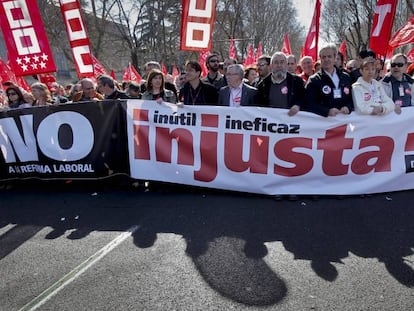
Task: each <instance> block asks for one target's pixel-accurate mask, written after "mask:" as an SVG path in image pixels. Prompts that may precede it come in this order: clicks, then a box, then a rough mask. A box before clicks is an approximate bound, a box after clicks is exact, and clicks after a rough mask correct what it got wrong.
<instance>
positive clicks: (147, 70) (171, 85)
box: [141, 61, 178, 101]
mask: <svg viewBox="0 0 414 311" xmlns="http://www.w3.org/2000/svg"><path fill="white" fill-rule="evenodd" d="M153 69H158V70H161V64H160V63H159V62H156V61H149V62H147V63H145V65H144V71H145V73H144V79H148V75H149V73H150V72H151V70H153ZM164 80H165V79H164ZM146 85H147V84H146V81H145V80H143V81H142V84H141V93H142V94H143V93H145V91H146ZM165 88H166V89H167V90H170V91H172V92H173V93H174V95H175V97H176V101H177V100H178V96H177V88H176V87H175V85H174V83H170V82H168V81H165Z"/></svg>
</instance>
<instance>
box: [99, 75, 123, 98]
mask: <svg viewBox="0 0 414 311" xmlns="http://www.w3.org/2000/svg"><path fill="white" fill-rule="evenodd" d="M98 91H99V93H101V94H102V95H104V96H105V99H129V96H128V95H127V94H125V93H124V92H121V91H119V90H118V89H117V88H116V87H115V81H114V79H112V78H111V77H110V76H106V75H102V76H99V78H98Z"/></svg>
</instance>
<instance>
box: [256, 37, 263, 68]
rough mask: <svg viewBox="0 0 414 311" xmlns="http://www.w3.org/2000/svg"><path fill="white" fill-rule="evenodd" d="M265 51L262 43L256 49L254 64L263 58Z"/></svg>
mask: <svg viewBox="0 0 414 311" xmlns="http://www.w3.org/2000/svg"><path fill="white" fill-rule="evenodd" d="M262 53H263V50H262V42H259V44H258V45H257V49H256V55H255V56H254V62H255V63H257V60H258V59H259V57H260V56H262Z"/></svg>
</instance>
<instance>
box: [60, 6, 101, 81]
mask: <svg viewBox="0 0 414 311" xmlns="http://www.w3.org/2000/svg"><path fill="white" fill-rule="evenodd" d="M59 2H60V11H61V12H62V16H63V20H64V22H65V26H66V32H67V33H68V37H69V42H70V47H71V49H72V54H73V59H74V63H75V68H76V72H77V74H78V77H79V78H90V77H95V74H94V63H93V56H92V53H91V48H90V43H89V37H88V34H87V33H86V27H85V23H84V22H83V19H82V14H81V6H80V4H79V1H78V0H59Z"/></svg>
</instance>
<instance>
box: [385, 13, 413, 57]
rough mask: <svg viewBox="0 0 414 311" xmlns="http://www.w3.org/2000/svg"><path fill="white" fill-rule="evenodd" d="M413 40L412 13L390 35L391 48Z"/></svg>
mask: <svg viewBox="0 0 414 311" xmlns="http://www.w3.org/2000/svg"><path fill="white" fill-rule="evenodd" d="M413 42H414V15H413V16H411V18H410V19H409V20H408V21H407V22H406V23H405V24H404V25H403V26H402V27H401V28H400V29H398V30H397V31H396V32H395V34H394V35H393V36H392V38H391V40H390V43H389V44H388V45H389V46H390V47H391V48H393V49H395V48H397V47H399V46H402V45H406V44H409V43H413Z"/></svg>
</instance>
